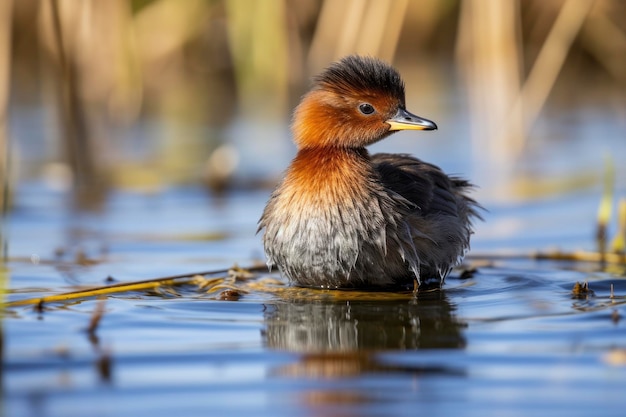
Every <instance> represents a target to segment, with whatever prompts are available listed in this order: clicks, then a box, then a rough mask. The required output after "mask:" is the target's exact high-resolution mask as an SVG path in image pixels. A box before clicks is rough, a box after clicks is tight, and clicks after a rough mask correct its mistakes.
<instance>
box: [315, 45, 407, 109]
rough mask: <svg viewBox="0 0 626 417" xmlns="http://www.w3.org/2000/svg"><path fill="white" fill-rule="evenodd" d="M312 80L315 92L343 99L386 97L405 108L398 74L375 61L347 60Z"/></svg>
mask: <svg viewBox="0 0 626 417" xmlns="http://www.w3.org/2000/svg"><path fill="white" fill-rule="evenodd" d="M314 80H315V88H317V89H324V90H329V91H333V92H335V93H337V94H339V95H342V96H354V95H363V94H375V95H386V94H388V95H391V96H393V98H395V99H396V100H398V102H399V103H401V104H402V105H404V82H403V81H402V78H401V77H400V74H398V72H397V71H396V70H395V69H394V68H393V67H391V66H390V65H388V64H387V63H385V62H383V61H381V60H379V59H377V58H372V57H363V56H358V55H350V56H347V57H345V58H342V59H341V60H339V61H337V62H335V63H333V64H331V65H330V66H329V67H328V68H326V70H324V71H323V72H322V73H321V74H319V75H318V76H317V77H315V79H314Z"/></svg>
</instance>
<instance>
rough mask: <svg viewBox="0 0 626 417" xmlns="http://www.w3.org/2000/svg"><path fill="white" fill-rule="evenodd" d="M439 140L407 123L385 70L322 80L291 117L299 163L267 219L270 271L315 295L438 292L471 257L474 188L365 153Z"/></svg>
mask: <svg viewBox="0 0 626 417" xmlns="http://www.w3.org/2000/svg"><path fill="white" fill-rule="evenodd" d="M407 129H413V130H434V129H437V125H435V123H433V122H431V121H430V120H426V119H424V118H421V117H418V116H416V115H414V114H411V113H409V112H408V111H407V110H406V108H405V102H404V83H403V81H402V79H401V78H400V75H399V74H398V72H397V71H396V70H395V69H394V68H392V67H391V66H389V65H387V64H386V63H384V62H382V61H380V60H378V59H375V58H369V57H367V58H366V57H360V56H348V57H345V58H343V59H342V60H340V61H338V62H336V63H334V64H332V65H331V66H330V67H328V68H327V69H326V70H324V71H323V72H322V73H321V74H320V75H319V76H317V77H316V78H315V84H314V86H313V88H312V89H311V91H309V92H308V93H307V94H306V95H305V96H304V97H303V98H302V100H301V102H300V104H299V105H298V107H297V108H296V110H295V113H294V117H293V125H292V131H293V137H294V142H295V143H296V145H297V148H298V153H297V155H296V157H295V158H294V160H293V161H292V163H291V165H290V166H289V168H288V169H287V172H286V174H285V178H284V180H283V181H282V183H281V184H280V185H279V186H278V187H277V188H276V190H275V191H274V193H273V194H272V196H271V198H270V200H269V201H268V203H267V206H266V207H265V210H264V211H263V215H262V216H261V219H260V221H259V230H262V229H265V232H264V235H263V244H264V247H265V253H266V256H267V259H268V265H269V266H270V267H271V266H273V265H274V266H276V267H278V269H279V270H280V272H281V273H282V274H283V275H284V276H286V277H287V278H288V279H289V280H290V281H291V282H292V283H294V284H296V285H301V286H310V287H318V288H381V287H395V286H410V285H413V282H414V280H417V282H418V283H419V284H422V285H429V286H430V285H432V284H433V283H436V284H437V285H441V283H443V280H444V278H445V277H446V276H447V275H448V273H449V272H450V270H451V269H452V268H453V267H454V266H456V265H458V264H459V263H460V262H461V261H462V259H463V256H464V255H465V253H466V252H467V250H468V249H469V243H470V235H471V234H472V217H479V216H478V214H477V208H478V207H479V206H478V204H477V203H476V202H475V201H474V200H472V199H471V198H469V197H468V196H467V195H466V192H467V191H468V189H469V188H471V184H470V183H469V182H467V181H466V180H464V179H461V178H457V177H450V176H448V175H446V174H444V173H443V172H442V171H441V169H439V168H438V167H436V166H435V165H432V164H429V163H426V162H422V161H420V160H419V159H416V158H413V157H411V156H409V155H404V154H387V153H381V154H375V155H370V154H369V153H368V151H367V150H366V149H365V146H367V145H370V144H372V143H374V142H377V141H379V140H381V139H383V138H385V137H387V136H389V135H390V134H392V133H394V132H396V131H398V130H407Z"/></svg>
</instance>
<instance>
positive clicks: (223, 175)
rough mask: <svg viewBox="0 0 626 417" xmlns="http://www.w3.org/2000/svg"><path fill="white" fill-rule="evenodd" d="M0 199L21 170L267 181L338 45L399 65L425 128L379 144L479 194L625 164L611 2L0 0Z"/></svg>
mask: <svg viewBox="0 0 626 417" xmlns="http://www.w3.org/2000/svg"><path fill="white" fill-rule="evenodd" d="M0 21H1V23H0V114H2V115H3V116H4V117H2V118H0V138H1V140H0V144H1V145H0V162H1V165H0V174H1V176H2V183H3V187H4V189H5V191H7V192H4V193H3V194H2V195H3V196H5V197H6V196H8V197H7V198H5V197H3V207H4V211H5V212H6V210H8V209H10V206H11V199H10V196H11V195H12V190H15V188H16V187H19V186H20V184H23V183H25V182H29V181H39V182H43V183H44V184H45V185H46V187H49V188H53V189H57V190H60V191H65V192H68V193H69V195H71V196H73V201H74V202H75V203H76V204H77V205H78V207H81V208H85V209H94V208H95V209H97V208H98V207H99V205H100V204H101V202H102V201H104V200H106V196H107V194H108V192H109V191H110V190H112V189H119V188H123V189H131V190H134V191H138V192H148V193H155V192H159V190H162V189H164V188H167V187H172V186H178V185H188V184H201V185H202V186H204V187H206V189H207V190H209V192H211V193H222V192H227V191H228V190H230V189H248V188H258V187H268V188H270V187H271V186H273V185H274V184H275V183H276V181H277V180H278V179H279V177H280V174H281V172H282V171H283V169H284V168H285V166H286V165H287V164H288V162H289V160H290V158H291V157H292V156H293V155H294V151H295V148H294V147H293V145H292V144H291V142H290V133H289V129H288V125H289V121H290V114H291V110H292V108H293V107H294V106H295V105H296V104H297V102H298V99H299V97H300V96H301V95H302V94H303V93H304V92H305V91H306V89H307V88H308V86H309V80H310V77H311V76H312V75H314V74H315V73H317V72H318V71H320V70H321V69H322V68H324V67H325V66H326V65H328V64H329V63H330V62H331V61H333V60H335V59H338V58H340V57H342V56H344V55H346V54H351V53H359V54H366V55H373V56H378V57H380V58H383V59H385V60H387V61H389V62H392V63H393V64H394V65H395V66H397V68H398V69H399V70H400V72H401V73H402V74H403V76H404V78H405V81H406V85H407V89H406V90H407V106H408V108H409V109H410V110H411V111H412V112H414V113H416V114H419V115H421V116H424V117H427V118H429V119H432V120H435V121H436V122H437V123H438V125H439V127H440V130H438V131H437V132H432V133H430V132H429V133H418V134H416V133H414V132H413V133H404V132H403V133H399V134H397V135H395V136H393V137H392V138H391V139H388V140H386V141H384V142H383V143H380V144H376V145H375V146H374V150H375V151H376V150H381V149H384V150H388V151H398V152H408V153H412V154H415V155H417V156H419V157H421V158H423V159H426V160H429V161H431V162H434V163H436V164H439V165H440V166H442V167H443V168H444V169H445V170H446V171H448V172H453V173H457V174H463V175H465V176H467V177H469V178H471V179H472V181H473V182H475V183H476V184H478V185H479V187H480V188H479V189H478V191H477V193H478V196H479V198H481V199H482V201H508V202H512V201H523V200H526V199H528V198H537V197H540V198H541V197H542V196H554V195H557V196H558V195H560V194H562V193H566V192H569V191H572V190H579V189H584V188H589V187H596V188H597V189H601V183H602V177H603V172H605V171H607V167H611V166H613V167H614V168H613V169H614V175H615V178H616V182H617V183H618V184H620V183H621V184H623V183H624V180H625V178H626V173H625V167H624V166H625V164H624V163H623V161H624V158H625V157H626V151H625V149H626V3H624V2H622V1H619V0H596V1H592V0H552V1H543V0H511V1H498V0H495V1H489V0H465V1H455V0H419V1H417V0H389V1H376V0H347V1H331V0H263V1H248V0H132V1H131V0H107V1H101V0H80V1H77V0H19V1H18V0H2V2H1V3H0Z"/></svg>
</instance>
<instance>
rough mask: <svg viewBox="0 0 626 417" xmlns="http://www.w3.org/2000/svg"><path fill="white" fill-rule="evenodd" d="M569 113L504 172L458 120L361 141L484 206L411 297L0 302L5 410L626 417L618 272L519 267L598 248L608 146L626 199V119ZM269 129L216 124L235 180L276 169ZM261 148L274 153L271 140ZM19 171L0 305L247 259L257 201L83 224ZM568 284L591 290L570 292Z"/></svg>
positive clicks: (273, 286) (268, 292) (170, 189)
mask: <svg viewBox="0 0 626 417" xmlns="http://www.w3.org/2000/svg"><path fill="white" fill-rule="evenodd" d="M577 112H578V113H576V112H575V113H568V114H570V115H572V114H574V116H575V115H576V114H583V115H587V116H586V117H587V118H584V120H582V121H581V120H578V121H577V120H574V121H572V120H570V119H568V118H567V117H565V118H563V119H560V118H559V117H556V118H554V119H552V122H551V124H544V125H541V123H540V124H539V126H538V127H537V128H536V130H537V131H538V132H539V133H537V137H540V138H541V140H540V142H541V143H534V142H533V143H531V146H530V147H529V149H528V150H527V153H526V156H525V159H524V160H523V161H521V163H520V166H521V168H520V167H517V169H518V171H513V172H507V173H501V172H495V171H493V172H491V171H489V169H491V167H492V166H491V165H489V162H488V161H484V160H480V158H479V159H478V160H476V159H472V158H469V157H468V154H469V153H470V145H469V143H470V140H469V139H468V137H467V135H468V132H467V127H466V124H465V122H464V119H463V118H462V117H460V118H456V119H455V120H459V122H458V123H457V124H456V126H455V125H454V124H452V125H450V123H447V124H446V123H441V124H440V126H442V129H441V130H440V131H439V132H436V135H439V136H433V139H428V137H424V138H420V139H419V140H420V142H419V146H417V145H416V143H415V140H416V139H415V138H414V137H413V136H411V135H406V134H398V135H397V136H394V137H393V138H392V139H389V140H387V141H385V142H384V143H380V144H376V145H375V146H374V147H373V148H374V151H381V150H384V151H389V152H408V153H416V152H417V153H418V154H419V156H420V157H422V158H423V159H425V160H428V161H432V162H434V163H437V164H439V165H441V166H442V167H443V168H444V169H445V170H446V171H448V172H453V173H463V174H465V175H467V176H468V177H469V178H472V179H473V180H474V181H476V182H478V183H479V185H480V188H479V189H477V191H476V196H477V198H478V199H479V201H481V203H483V204H484V205H485V207H487V208H488V211H487V212H485V214H484V217H485V222H483V223H480V224H478V225H477V228H476V229H477V230H476V234H475V236H474V238H473V240H472V249H473V252H472V255H473V258H472V257H470V258H469V259H468V264H469V265H471V266H474V267H476V268H477V270H476V272H475V273H474V274H473V275H471V276H469V277H468V276H464V277H461V275H460V271H456V272H455V273H453V274H452V275H451V276H450V277H449V278H448V279H447V282H446V285H445V287H444V289H443V290H442V291H440V292H434V293H427V294H421V295H419V296H418V297H417V298H415V297H414V296H413V295H412V294H379V293H357V292H350V291H348V292H338V291H314V290H299V289H295V288H288V287H287V286H285V285H284V283H282V284H281V282H280V281H277V280H279V279H280V278H279V277H277V276H276V275H270V274H268V273H260V274H257V275H256V276H254V277H252V278H247V279H239V280H238V281H235V282H234V283H233V286H235V287H236V288H237V289H238V291H239V293H238V295H237V294H234V295H232V294H231V295H232V296H229V297H225V296H224V294H225V293H223V291H224V290H225V288H223V289H222V290H214V291H210V289H211V288H210V287H207V288H204V289H203V288H199V287H198V286H196V285H181V286H176V287H168V286H163V287H160V288H157V289H151V290H141V291H139V290H135V291H128V292H120V293H116V294H111V295H109V296H108V297H106V298H105V299H95V298H86V299H77V300H73V301H68V302H63V303H48V304H44V305H43V306H42V307H43V308H34V307H33V306H32V305H29V306H14V307H9V308H5V309H4V310H3V316H2V319H1V321H0V326H1V327H0V330H1V335H2V338H1V339H0V340H1V341H2V351H1V352H2V368H1V375H2V389H1V391H0V395H1V397H2V399H1V401H0V404H1V405H0V410H2V413H3V414H2V415H6V416H11V417H13V416H31V415H32V416H63V417H68V416H85V415H90V416H117V415H138V414H144V415H150V416H154V417H159V416H170V415H185V416H196V415H197V416H200V415H202V416H207V415H216V416H223V415H232V416H237V415H253V416H266V415H267V416H292V415H298V416H301V415H305V416H308V415H311V416H314V415H315V416H316V415H320V416H352V415H354V416H357V415H358V416H381V415H385V416H387V415H399V416H402V415H407V416H408V415H411V416H413V415H416V414H422V415H432V416H438V415H442V416H443V415H445V416H448V415H454V414H463V415H476V416H485V415H497V416H503V415H507V416H517V415H520V416H522V415H524V416H525V415H531V414H548V413H558V414H559V415H566V414H567V415H572V416H578V415H580V416H583V415H585V416H587V415H603V416H618V415H619V416H621V415H623V414H624V410H625V409H626V396H624V386H626V331H625V330H626V279H625V277H626V269H625V267H624V266H623V265H621V266H619V265H608V266H606V267H602V266H600V265H598V264H595V263H582V262H565V261H549V260H542V261H540V260H534V259H531V258H530V257H524V256H521V257H520V256H517V255H519V254H524V253H530V252H534V251H536V250H542V251H548V250H552V249H560V250H564V251H574V250H579V249H586V250H593V249H594V248H595V243H594V241H593V237H594V233H595V216H596V212H597V207H598V202H599V200H600V196H601V193H602V181H601V177H602V172H603V169H604V165H603V164H604V161H605V156H606V155H607V154H610V155H611V156H612V158H613V161H614V163H615V172H616V174H615V195H616V196H618V197H619V196H624V195H626V171H625V170H624V165H623V163H622V162H621V161H623V160H624V159H625V158H626V141H624V140H623V139H624V137H626V136H624V125H623V121H622V120H621V119H619V120H618V119H607V118H606V117H604V116H603V114H610V113H603V112H592V111H589V110H588V109H579V110H577ZM426 115H427V114H425V116H426ZM31 116H32V115H30V116H29V114H28V113H26V114H22V116H21V117H23V118H26V119H28V118H29V117H31ZM35 116H36V115H35ZM35 116H33V117H35ZM574 116H570V117H574ZM37 117H39V116H37ZM588 117H591V120H589V119H588ZM574 118H575V117H574ZM451 119H452V118H451ZM29 120H30V119H28V120H26V122H24V123H22V124H19V123H18V124H17V127H16V129H17V131H16V132H14V136H15V137H17V138H22V139H21V140H18V142H17V147H18V148H19V149H21V151H22V153H23V155H24V158H23V161H22V162H23V164H24V167H23V170H24V171H28V172H34V168H33V165H34V164H35V163H38V162H37V159H38V158H39V157H40V156H41V155H40V154H39V153H40V152H41V149H43V145H44V144H45V134H44V133H42V132H40V134H38V133H37V132H35V130H36V129H35V130H33V129H34V128H32V126H38V125H37V123H39V122H36V121H35V122H34V124H32V123H27V122H28V121H29ZM561 120H562V121H561ZM437 121H438V122H439V119H437ZM583 124H584V126H582V125H583ZM285 125H286V124H285V123H282V124H280V126H282V127H280V128H277V127H275V126H274V127H271V128H270V129H269V130H268V131H266V132H265V133H263V134H261V133H259V135H258V136H255V138H258V139H259V140H258V141H255V142H254V144H250V143H248V142H246V141H245V140H244V139H245V138H246V137H249V136H250V135H251V134H252V133H254V134H256V133H257V132H256V130H255V129H256V127H250V126H247V125H243V124H241V123H239V124H237V123H236V124H235V125H234V126H233V127H232V129H231V131H230V133H229V134H230V135H234V136H236V137H237V138H239V142H237V141H233V143H234V145H235V146H236V147H237V149H238V151H239V152H240V155H239V158H240V166H239V167H238V171H237V175H238V181H240V182H245V180H246V179H249V178H258V177H259V175H260V174H259V173H260V172H265V173H268V172H269V173H272V174H274V175H278V174H279V173H280V171H281V170H282V169H283V168H284V166H285V164H286V163H287V162H288V159H289V157H290V156H291V155H292V153H293V148H292V147H291V146H290V145H288V141H287V139H286V138H287V136H288V135H287V132H286V130H285V127H284V126H285ZM14 126H15V125H14ZM20 126H22V128H23V129H22V130H20ZM448 126H449V127H448ZM26 127H28V129H30V130H28V129H26ZM446 128H448V130H447V131H446ZM24 129H26V130H27V131H25V130H24ZM150 129H152V130H154V129H156V130H157V131H158V130H159V129H158V126H157V127H155V126H151V127H149V129H148V130H150ZM20 132H21V133H22V134H21V135H20ZM29 132H30V133H29ZM277 132H278V133H277ZM133 134H134V136H136V138H143V137H144V136H143V135H142V134H141V132H134V133H133ZM229 134H226V136H228V135H229ZM38 135H39V136H38ZM148 136H150V135H148ZM265 137H268V138H274V139H275V138H276V137H284V138H285V141H284V143H282V145H281V146H279V145H277V144H276V143H272V145H271V146H266V145H267V143H266V142H264V141H263V140H264V139H263V138H265ZM536 140H537V139H535V141H536ZM238 143H239V145H237V144H238ZM252 145H254V146H252ZM144 146H149V143H148V142H146V143H142V144H141V149H142V150H143V147H144ZM155 146H157V145H155ZM278 148H280V150H278ZM548 150H549V151H548ZM38 152H39V153H38ZM146 153H148V154H149V153H150V150H146ZM494 166H495V165H494ZM512 173H513V174H514V175H512V176H513V177H514V178H512V180H516V179H519V178H516V177H520V176H526V175H527V176H528V178H522V179H526V180H527V181H529V183H530V184H531V188H532V189H533V192H532V193H530V195H529V194H528V193H527V194H523V195H522V194H519V193H516V191H515V188H514V186H513V185H510V187H509V188H508V189H506V190H505V191H506V192H503V189H502V188H498V186H499V185H501V182H500V181H498V180H500V179H501V178H504V177H507V176H511V174H512ZM516 173H517V174H516ZM579 177H580V178H582V182H581V183H574V186H572V183H571V181H569V182H568V178H579ZM29 178H30V179H28V180H22V181H21V182H20V183H19V184H18V186H17V187H16V189H15V195H14V208H13V210H12V211H11V212H10V213H9V215H8V217H7V219H6V221H5V224H6V227H7V230H8V234H7V236H6V239H7V242H8V254H9V261H8V264H7V267H8V272H7V274H6V278H8V279H6V281H7V282H6V283H2V281H0V283H1V285H2V287H3V288H7V289H8V291H6V294H4V295H3V297H5V299H6V300H8V301H15V300H21V299H27V298H31V297H41V296H45V295H50V294H58V293H62V292H66V291H73V290H76V289H78V288H84V287H92V286H100V285H105V284H107V283H109V282H110V281H112V282H130V281H139V280H145V279H150V278H157V277H166V276H170V275H177V274H190V273H193V272H201V271H209V270H220V269H223V268H229V267H231V266H233V265H234V264H238V265H240V266H249V265H254V264H257V263H259V262H263V253H262V247H261V243H260V238H259V237H258V236H255V231H256V222H257V219H258V218H259V216H260V213H261V211H262V209H263V206H264V204H265V202H266V200H267V197H268V195H269V190H254V191H253V190H251V189H249V188H242V189H237V190H234V191H231V192H228V193H226V194H225V195H223V196H220V197H218V196H215V195H212V194H210V193H208V192H207V191H206V190H205V189H203V188H201V187H200V186H198V185H191V186H180V185H176V186H167V184H165V185H163V184H161V185H160V187H159V188H155V189H152V190H151V191H149V192H131V191H122V190H120V189H118V190H116V191H113V192H112V193H111V194H110V195H109V196H108V198H107V200H106V202H105V204H104V206H103V207H102V208H101V210H100V211H98V212H95V213H94V212H92V213H84V212H83V213H77V212H75V211H73V210H71V208H70V206H71V204H70V203H69V195H68V194H67V193H66V192H64V191H62V190H59V187H58V184H56V185H55V184H54V183H52V184H51V183H49V182H47V181H46V180H42V179H41V178H37V176H36V175H35V176H34V179H33V176H30V177H29ZM552 178H558V179H563V178H565V181H564V182H563V183H562V184H561V185H559V184H557V186H554V184H552V185H551V183H550V180H551V179H552ZM546 179H547V180H548V181H547V182H548V187H547V188H546V183H545V180H546ZM535 180H536V182H533V181H535ZM513 183H514V181H512V182H511V184H513ZM535 188H536V189H535ZM546 189H547V191H545V190H546ZM542 190H544V191H542ZM615 227H616V221H615V220H613V221H612V222H611V223H610V231H611V232H614V230H615ZM494 254H497V255H498V256H496V257H494V256H492V255H494ZM507 254H511V255H510V256H509V255H507ZM484 255H487V256H484ZM513 255H515V256H513ZM0 279H4V276H0ZM577 282H588V284H589V287H590V288H591V290H592V291H593V293H590V294H588V295H583V296H581V297H574V296H573V294H572V289H573V288H574V285H575V284H576V283H577ZM224 298H226V299H224ZM98 312H100V313H98ZM98 314H101V316H100V317H101V318H100V320H99V322H98V323H97V325H96V326H94V325H93V324H90V323H92V321H93V320H94V317H96V316H98ZM90 326H91V327H92V330H89V329H90Z"/></svg>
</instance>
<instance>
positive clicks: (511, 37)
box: [457, 0, 523, 180]
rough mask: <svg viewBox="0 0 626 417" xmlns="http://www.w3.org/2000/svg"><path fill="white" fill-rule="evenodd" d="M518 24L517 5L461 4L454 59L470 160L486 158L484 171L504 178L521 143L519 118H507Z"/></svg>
mask: <svg viewBox="0 0 626 417" xmlns="http://www.w3.org/2000/svg"><path fill="white" fill-rule="evenodd" d="M519 20H520V13H519V3H518V2H517V1H489V2H488V1H483V0H468V1H464V2H462V3H461V15H460V18H459V31H458V37H457V55H458V57H459V60H460V64H461V65H460V67H461V70H462V76H463V78H464V79H465V84H466V86H467V90H468V97H469V112H470V114H469V118H470V121H471V136H472V141H473V149H474V152H475V153H476V158H475V160H480V158H484V157H485V156H487V160H488V161H489V165H491V167H490V168H489V169H490V170H492V169H494V168H495V169H496V170H497V172H502V173H505V174H510V172H511V168H512V166H513V165H514V161H515V159H516V158H517V156H518V154H519V151H520V149H521V147H522V141H523V137H522V131H521V124H520V119H519V117H517V118H516V117H514V116H515V115H516V114H514V115H513V117H512V116H510V113H509V109H510V108H511V104H512V103H513V101H514V99H515V97H516V96H517V94H518V92H519V86H520V83H521V80H520V78H521V76H520V73H521V43H520V36H519V27H520V21H519ZM517 116H519V115H517ZM503 120H506V123H507V126H506V127H507V129H506V131H505V132H504V133H503V130H502V123H503ZM503 136H504V137H503ZM481 175H492V174H491V172H490V173H481ZM503 180H506V176H505V177H504V178H503Z"/></svg>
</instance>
